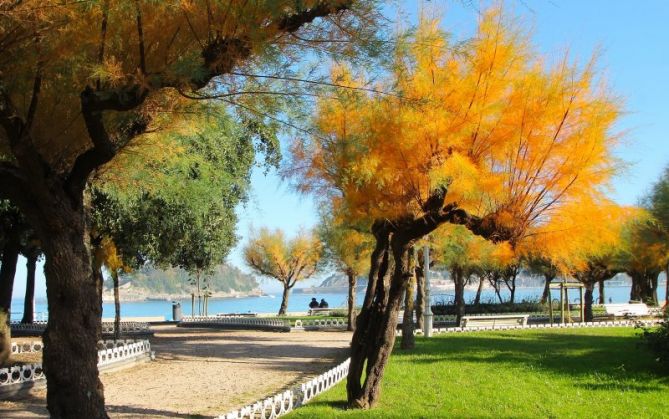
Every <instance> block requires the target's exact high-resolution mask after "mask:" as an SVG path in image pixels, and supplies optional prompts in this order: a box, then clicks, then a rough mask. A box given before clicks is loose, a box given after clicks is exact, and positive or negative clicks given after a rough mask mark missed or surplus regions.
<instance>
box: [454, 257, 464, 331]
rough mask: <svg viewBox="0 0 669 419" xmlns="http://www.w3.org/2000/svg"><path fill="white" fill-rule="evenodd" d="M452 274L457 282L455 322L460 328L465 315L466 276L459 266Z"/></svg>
mask: <svg viewBox="0 0 669 419" xmlns="http://www.w3.org/2000/svg"><path fill="white" fill-rule="evenodd" d="M451 274H452V276H453V281H454V282H455V316H456V318H455V322H456V324H457V325H458V326H460V322H461V321H462V316H464V315H465V274H464V272H463V270H462V268H460V267H459V266H456V267H454V268H453V269H452V270H451Z"/></svg>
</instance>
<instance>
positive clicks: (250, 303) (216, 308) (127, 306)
mask: <svg viewBox="0 0 669 419" xmlns="http://www.w3.org/2000/svg"><path fill="white" fill-rule="evenodd" d="M658 288H659V289H658V294H659V295H658V298H659V299H660V301H663V300H664V294H665V287H664V284H662V285H661V286H660V287H658ZM542 291H543V289H542V288H519V289H517V290H516V300H517V301H521V300H524V299H534V300H536V299H538V298H539V297H540V296H541V293H542ZM475 293H476V292H475V291H474V290H466V291H465V299H466V301H468V302H469V301H470V300H472V299H473V298H474V295H475ZM452 294H453V291H436V290H435V291H434V292H433V294H432V302H433V303H435V302H440V301H444V300H445V301H449V300H451V299H452ZM629 294H630V287H621V286H607V287H606V289H605V296H606V300H607V302H608V301H609V299H611V302H613V303H625V302H627V301H628V300H629ZM502 296H503V297H507V296H508V294H504V293H503V294H502ZM312 297H315V298H317V299H318V300H319V301H320V299H321V298H325V300H326V301H327V302H328V303H329V305H330V308H345V307H346V294H344V293H341V294H292V295H291V296H290V300H289V303H288V311H307V310H308V309H309V307H308V306H309V302H310V301H311V298H312ZM556 297H557V293H556V292H554V295H553V298H556ZM598 297H599V292H598V291H595V299H597V298H598ZM363 298H364V294H363V293H362V292H358V295H357V302H358V304H362V300H363ZM488 300H489V301H493V302H494V301H496V297H495V295H494V292H493V291H492V290H486V291H484V292H483V295H482V301H486V302H487V301H488ZM569 300H570V301H572V302H577V301H578V291H577V290H574V291H570V295H569ZM180 303H181V309H182V313H183V314H184V315H190V314H191V301H190V298H188V299H184V300H180ZM280 305H281V295H280V294H276V295H269V296H263V297H243V298H222V299H211V300H209V314H215V313H248V312H252V313H276V312H277V311H279V306H280ZM46 311H47V305H46V300H39V299H38V300H37V301H35V312H36V313H37V314H36V319H37V320H39V319H40V315H41V314H40V313H46ZM195 311H197V300H196V301H195ZM22 312H23V301H22V300H18V299H15V300H12V320H17V321H18V320H21V316H22V314H23V313H22ZM121 315H122V316H127V317H143V316H164V317H165V319H166V320H171V319H172V302H171V301H142V302H124V303H121ZM113 316H114V304H113V303H104V304H103V317H113Z"/></svg>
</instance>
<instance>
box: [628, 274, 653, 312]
mask: <svg viewBox="0 0 669 419" xmlns="http://www.w3.org/2000/svg"><path fill="white" fill-rule="evenodd" d="M629 275H630V276H631V277H632V290H631V292H630V300H635V301H641V302H643V303H646V304H651V305H657V275H656V272H654V271H653V272H649V271H643V272H641V271H639V272H637V271H634V272H629Z"/></svg>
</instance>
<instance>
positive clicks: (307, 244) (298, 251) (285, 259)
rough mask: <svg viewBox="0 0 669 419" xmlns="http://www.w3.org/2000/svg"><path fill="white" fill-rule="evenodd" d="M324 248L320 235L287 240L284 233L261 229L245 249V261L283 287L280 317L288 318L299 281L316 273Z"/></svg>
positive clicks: (302, 234)
mask: <svg viewBox="0 0 669 419" xmlns="http://www.w3.org/2000/svg"><path fill="white" fill-rule="evenodd" d="M322 247H323V246H322V244H321V241H320V239H319V238H318V236H317V235H315V234H313V233H304V232H300V233H299V234H298V235H297V236H295V237H294V238H292V239H287V238H286V237H285V234H284V232H283V231H282V230H280V229H276V230H274V231H272V230H269V229H267V228H261V229H260V231H258V232H257V233H253V234H252V235H251V238H250V239H249V242H248V244H247V245H246V246H245V247H244V260H245V261H246V263H247V264H248V265H249V267H250V268H251V269H252V270H253V271H255V272H256V273H258V274H260V275H264V276H268V277H270V278H274V279H276V280H277V281H279V282H281V285H283V296H282V299H281V307H280V308H279V314H278V315H279V316H283V315H285V314H286V310H287V309H288V297H289V296H290V290H291V289H293V287H294V286H295V284H297V282H298V281H301V280H303V279H307V278H309V277H311V276H312V275H313V274H314V273H316V269H317V268H318V262H319V261H320V258H321V253H322Z"/></svg>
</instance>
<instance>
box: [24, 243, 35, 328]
mask: <svg viewBox="0 0 669 419" xmlns="http://www.w3.org/2000/svg"><path fill="white" fill-rule="evenodd" d="M26 253H27V254H26V272H27V274H26V295H25V299H24V300H23V318H22V319H21V323H32V322H34V321H35V313H34V308H35V271H36V270H37V258H38V257H39V253H38V252H36V251H28V252H26Z"/></svg>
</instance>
